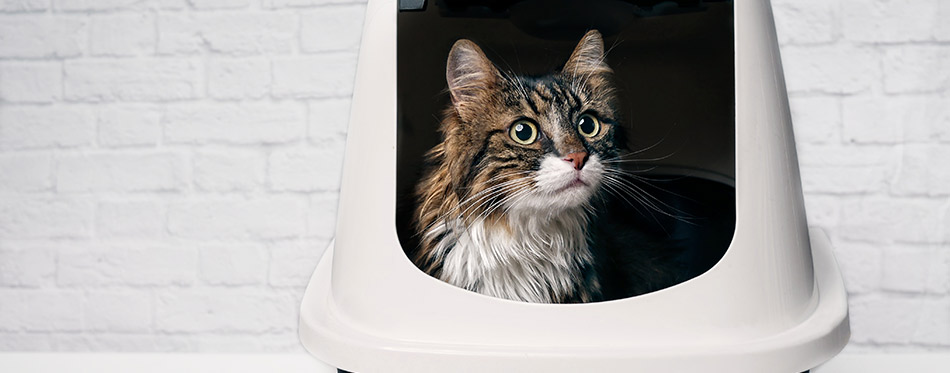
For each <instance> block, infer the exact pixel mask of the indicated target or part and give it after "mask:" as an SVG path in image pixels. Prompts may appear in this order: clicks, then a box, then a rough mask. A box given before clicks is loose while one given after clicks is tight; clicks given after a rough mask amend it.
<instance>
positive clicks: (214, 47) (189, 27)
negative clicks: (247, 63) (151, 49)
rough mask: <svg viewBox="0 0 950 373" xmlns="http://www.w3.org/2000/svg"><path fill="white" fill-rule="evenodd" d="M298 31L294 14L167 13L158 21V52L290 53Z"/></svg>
mask: <svg viewBox="0 0 950 373" xmlns="http://www.w3.org/2000/svg"><path fill="white" fill-rule="evenodd" d="M297 28H298V21H297V18H296V15H294V14H291V13H272V12H268V13H230V14H210V13H209V14H191V15H182V14H166V15H162V16H160V17H159V19H158V30H159V37H158V52H159V53H161V54H196V53H200V52H202V51H205V50H207V51H209V52H213V53H223V54H229V55H252V54H287V53H290V52H292V51H293V50H294V44H295V42H296V40H297Z"/></svg>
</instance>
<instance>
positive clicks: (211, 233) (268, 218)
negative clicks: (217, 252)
mask: <svg viewBox="0 0 950 373" xmlns="http://www.w3.org/2000/svg"><path fill="white" fill-rule="evenodd" d="M305 210H306V201H305V200H301V199H299V198H292V197H266V198H253V199H247V200H241V199H238V200H235V199H222V200H211V199H206V200H198V201H183V202H176V203H173V204H172V205H171V206H170V207H169V211H168V230H169V232H170V233H171V234H172V235H173V236H176V237H183V238H195V239H219V240H231V241H233V240H246V239H278V238H294V237H299V236H300V235H301V234H303V233H304V231H305V229H306V227H305V225H306V220H305V219H306V211H305Z"/></svg>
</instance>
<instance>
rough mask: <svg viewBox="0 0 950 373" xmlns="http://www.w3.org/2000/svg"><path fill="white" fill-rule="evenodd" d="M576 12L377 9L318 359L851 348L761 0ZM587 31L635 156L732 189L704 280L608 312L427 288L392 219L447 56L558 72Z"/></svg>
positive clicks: (674, 367)
mask: <svg viewBox="0 0 950 373" xmlns="http://www.w3.org/2000/svg"><path fill="white" fill-rule="evenodd" d="M582 3H586V4H591V5H590V8H589V9H587V10H585V11H577V10H575V9H574V8H570V7H572V6H576V4H572V2H571V1H566V0H561V1H549V2H546V3H543V2H541V1H540V0H526V1H518V0H496V1H490V0H484V1H477V0H476V1H469V2H466V1H463V0H455V1H452V0H440V1H433V0H430V1H405V2H402V8H412V9H407V10H400V4H399V3H397V2H396V1H393V0H370V1H369V4H368V6H367V10H366V17H365V25H364V31H363V39H362V44H361V49H360V58H359V63H358V66H357V76H356V85H355V89H354V94H353V101H352V110H351V113H352V114H351V116H350V125H349V132H348V138H347V146H346V153H345V164H344V169H343V180H342V184H341V185H342V186H341V191H340V200H339V208H338V211H339V213H338V217H337V228H336V229H337V231H336V236H335V240H334V242H333V243H332V244H331V245H330V247H329V248H327V249H326V251H325V252H324V254H323V257H322V258H321V259H320V262H319V264H318V266H317V268H316V270H315V271H314V274H313V277H312V278H311V280H310V283H309V285H308V287H307V290H306V294H305V295H304V298H303V303H302V305H301V310H300V328H299V335H300V339H301V341H302V342H303V344H304V346H305V347H306V349H307V350H308V351H309V352H310V353H312V354H313V355H314V356H315V357H317V358H318V359H320V360H322V361H324V362H326V363H328V364H330V365H333V366H335V367H338V368H340V369H341V370H345V371H351V372H364V373H365V372H578V371H598V372H631V371H643V372H784V373H792V372H803V371H807V370H809V369H812V368H814V367H816V366H818V365H820V364H821V363H823V362H825V361H827V360H828V359H830V358H831V357H833V356H834V355H835V354H837V353H838V352H839V351H840V350H841V349H842V348H843V347H844V345H845V344H846V343H847V341H848V338H849V336H850V331H849V324H848V308H847V299H846V292H845V289H844V286H843V284H842V280H841V275H840V273H839V272H838V268H837V265H836V263H835V260H834V257H833V254H832V249H831V247H830V245H829V241H828V239H827V237H826V235H825V234H824V232H822V231H820V230H810V229H809V228H808V226H807V222H806V219H805V210H804V204H803V197H802V189H801V181H800V177H799V169H798V161H797V156H796V151H795V142H794V137H793V133H792V123H791V117H790V114H789V106H788V98H787V94H786V89H785V82H784V76H783V72H782V65H781V60H780V56H779V48H778V44H777V41H776V34H775V27H774V22H773V19H772V12H771V7H770V4H769V1H768V0H734V1H699V0H695V1H676V2H660V1H636V0H600V1H590V2H582ZM558 6H565V7H568V8H570V9H568V8H565V9H567V10H565V11H561V12H560V13H559V11H558V10H557V9H556V7H558ZM552 7H555V8H552ZM544 9H547V10H544ZM552 9H553V10H552ZM565 12H567V13H569V14H573V15H571V16H565V15H564V13H565ZM598 12H599V13H598ZM475 13H477V14H475ZM628 13H629V14H628ZM559 22H560V23H559ZM722 25H726V26H727V27H722ZM592 27H596V28H598V29H600V30H601V31H602V32H603V33H604V34H605V39H606V41H607V44H611V43H614V44H613V45H614V48H613V49H612V51H611V52H610V54H609V55H608V62H609V63H610V64H611V65H612V67H614V69H615V70H616V71H617V75H618V78H619V79H620V80H623V81H624V82H625V83H624V84H622V85H621V88H622V89H626V90H627V91H628V97H629V98H630V99H629V100H627V101H629V102H627V101H625V102H624V105H627V104H629V105H630V106H631V107H633V108H634V109H633V110H632V111H634V112H636V115H631V119H632V121H633V125H632V126H631V127H632V129H633V132H634V133H635V135H636V136H632V138H633V139H634V140H631V141H636V142H637V143H636V144H634V145H636V146H639V147H645V146H647V145H651V144H653V145H655V144H659V145H655V149H650V152H653V154H657V155H660V156H657V157H656V158H654V159H655V162H654V164H651V166H652V167H654V168H655V169H656V170H657V171H656V172H662V173H663V174H665V175H671V174H672V175H686V176H690V177H696V178H701V179H705V180H711V181H714V182H716V183H720V184H722V185H725V186H728V190H729V191H730V193H731V192H732V191H734V201H735V203H734V205H735V211H734V219H735V220H734V227H733V226H732V224H731V222H730V224H729V225H728V227H729V230H728V232H725V233H726V234H728V235H729V236H731V240H728V241H727V242H729V243H728V245H727V247H724V248H723V251H722V253H720V254H719V255H717V256H716V257H715V258H714V259H715V260H714V261H713V262H712V263H711V264H710V266H709V267H710V268H709V269H708V270H706V271H704V272H703V273H702V274H700V275H698V276H696V277H695V278H692V279H690V280H687V281H685V282H682V283H680V284H677V285H675V286H672V287H668V288H665V289H662V290H659V291H655V292H652V293H648V294H644V295H640V296H635V297H632V298H626V299H619V300H611V301H605V302H598V303H585V304H532V303H525V302H516V301H509V300H503V299H497V298H492V297H488V296H484V295H480V294H477V293H474V292H470V291H467V290H464V289H460V288H457V287H455V286H452V285H449V284H447V283H444V282H442V281H440V280H438V279H435V278H433V277H431V276H429V275H427V274H426V273H424V272H422V271H421V270H420V269H418V268H417V267H416V266H415V265H414V264H413V263H412V262H411V261H410V259H409V258H408V257H407V255H406V253H405V248H404V247H403V245H404V244H405V242H407V241H406V240H407V239H406V238H405V236H406V234H405V232H404V230H405V229H406V228H405V226H406V223H405V221H403V220H404V219H403V218H402V215H401V213H400V211H404V210H405V207H404V206H405V204H406V203H407V198H408V197H407V192H406V190H407V189H410V188H411V185H412V184H413V183H414V181H415V180H417V176H415V175H417V174H418V172H419V171H418V170H419V167H421V166H420V163H421V154H422V152H423V151H425V150H426V149H427V148H428V147H430V146H431V145H432V144H433V143H434V142H435V141H437V136H438V134H437V133H436V131H435V125H436V124H437V122H435V119H432V116H434V115H438V113H439V112H440V110H441V108H442V107H443V105H444V101H438V100H433V98H432V97H433V95H434V94H435V93H437V91H438V90H440V89H444V87H445V81H444V77H445V75H444V71H445V65H444V62H445V56H446V53H447V52H448V48H449V46H451V43H452V42H454V41H455V40H457V39H459V38H471V39H473V40H475V41H477V42H478V43H479V45H481V46H482V47H483V48H484V49H485V50H486V51H489V53H494V54H495V55H496V56H501V57H503V58H504V59H505V60H507V61H508V62H511V64H512V65H517V64H516V63H514V62H512V61H516V58H520V62H521V67H522V68H525V67H527V68H528V69H530V67H531V66H533V65H534V64H536V63H541V62H543V61H541V60H546V59H548V58H549V56H548V55H544V53H545V51H549V52H550V56H562V58H566V56H567V54H565V51H567V53H569V52H570V46H571V45H573V44H574V43H576V41H577V39H576V36H577V35H578V34H577V31H578V30H580V31H583V30H581V29H586V28H592ZM710 30H712V31H710ZM717 30H718V31H717ZM562 32H563V35H560V34H559V33H562ZM565 48H566V49H565ZM535 52H537V53H535ZM513 53H517V55H514V54H513ZM532 56H533V57H532ZM497 62H498V61H497V60H496V63H497ZM440 64H441V65H440ZM513 68H514V69H515V70H518V69H519V67H518V66H514V67H513ZM426 71H434V73H433V74H431V75H432V76H433V77H423V76H421V75H425V74H424V73H425V72H426ZM440 79H441V81H440ZM440 84H441V86H440ZM433 92H435V93H433ZM650 152H648V154H649V153H650ZM669 154H672V156H668V157H667V156H663V155H669ZM733 188H734V189H733ZM730 198H732V196H731V195H730ZM730 201H731V199H730ZM729 213H730V214H732V211H729ZM727 237H728V236H727Z"/></svg>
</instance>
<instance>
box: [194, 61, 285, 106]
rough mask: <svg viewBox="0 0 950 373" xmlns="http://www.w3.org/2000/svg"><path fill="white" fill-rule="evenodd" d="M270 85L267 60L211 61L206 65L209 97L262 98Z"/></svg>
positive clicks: (268, 62) (268, 90)
mask: <svg viewBox="0 0 950 373" xmlns="http://www.w3.org/2000/svg"><path fill="white" fill-rule="evenodd" d="M270 85H271V76H270V61H269V60H267V59H263V58H240V59H230V58H229V59H213V60H211V61H209V63H208V94H209V95H210V96H211V97H214V98H220V99H244V98H262V97H264V96H266V95H267V94H268V93H269V92H270Z"/></svg>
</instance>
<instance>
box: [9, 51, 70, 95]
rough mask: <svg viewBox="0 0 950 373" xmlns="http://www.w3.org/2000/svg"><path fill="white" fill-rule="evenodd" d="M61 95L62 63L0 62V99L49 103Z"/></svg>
mask: <svg viewBox="0 0 950 373" xmlns="http://www.w3.org/2000/svg"><path fill="white" fill-rule="evenodd" d="M62 96H63V65H62V64H61V63H59V62H38V61H36V62H28V63H17V62H9V63H3V64H0V100H2V101H7V102H30V103H49V102H53V101H58V100H59V99H60V98H61V97H62Z"/></svg>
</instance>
